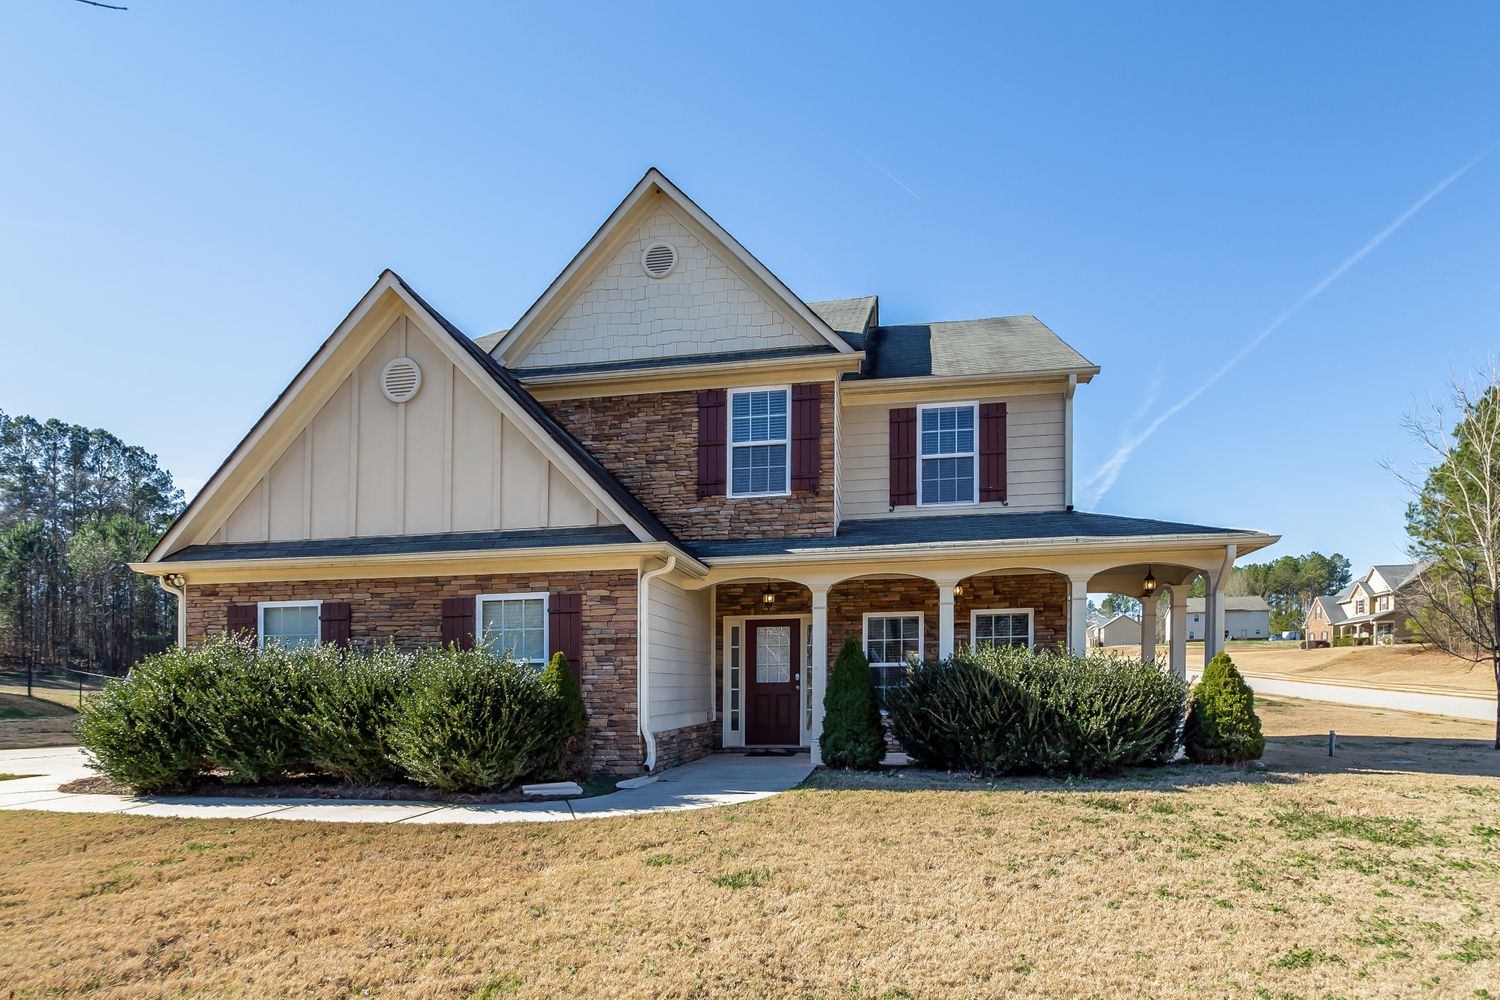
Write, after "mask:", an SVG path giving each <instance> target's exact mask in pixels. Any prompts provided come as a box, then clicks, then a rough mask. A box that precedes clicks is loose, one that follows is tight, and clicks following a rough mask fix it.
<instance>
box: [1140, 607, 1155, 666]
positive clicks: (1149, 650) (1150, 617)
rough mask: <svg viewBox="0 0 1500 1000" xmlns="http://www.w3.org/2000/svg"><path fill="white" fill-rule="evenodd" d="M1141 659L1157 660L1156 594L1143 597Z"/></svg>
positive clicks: (1148, 661) (1149, 661)
mask: <svg viewBox="0 0 1500 1000" xmlns="http://www.w3.org/2000/svg"><path fill="white" fill-rule="evenodd" d="M1141 659H1143V660H1145V661H1146V662H1147V663H1155V662H1156V595H1155V594H1150V595H1148V596H1146V597H1143V598H1141Z"/></svg>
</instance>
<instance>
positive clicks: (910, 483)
mask: <svg viewBox="0 0 1500 1000" xmlns="http://www.w3.org/2000/svg"><path fill="white" fill-rule="evenodd" d="M890 464H891V472H890V489H891V506H892V507H901V506H908V507H909V506H911V505H913V504H915V503H916V502H917V409H916V407H914V406H908V407H903V408H901V409H897V410H892V411H891V448H890Z"/></svg>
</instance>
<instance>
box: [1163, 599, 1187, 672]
mask: <svg viewBox="0 0 1500 1000" xmlns="http://www.w3.org/2000/svg"><path fill="white" fill-rule="evenodd" d="M1187 602H1188V587H1187V584H1185V583H1184V584H1183V585H1182V586H1180V587H1173V588H1172V611H1171V616H1172V617H1171V618H1169V619H1168V620H1167V624H1168V626H1169V627H1170V628H1171V631H1172V634H1171V635H1170V636H1168V641H1169V643H1170V646H1169V647H1168V649H1169V650H1170V652H1169V653H1168V658H1169V659H1170V661H1171V664H1172V675H1173V676H1174V677H1176V678H1177V679H1178V680H1183V681H1185V680H1187V625H1188V619H1187V616H1188V610H1187Z"/></svg>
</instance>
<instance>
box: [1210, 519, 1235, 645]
mask: <svg viewBox="0 0 1500 1000" xmlns="http://www.w3.org/2000/svg"><path fill="white" fill-rule="evenodd" d="M1237 553H1238V547H1237V546H1234V545H1226V546H1224V562H1223V564H1222V565H1221V566H1220V567H1219V571H1218V572H1217V573H1211V574H1209V577H1208V587H1207V594H1206V598H1205V600H1204V602H1203V627H1204V632H1203V667H1204V669H1207V668H1208V661H1209V660H1212V659H1213V658H1214V657H1215V656H1216V655H1217V654H1219V653H1222V652H1223V651H1224V598H1225V597H1226V596H1227V594H1228V591H1229V578H1230V576H1232V575H1233V574H1234V557H1235V555H1236V554H1237Z"/></svg>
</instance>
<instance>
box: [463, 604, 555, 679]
mask: <svg viewBox="0 0 1500 1000" xmlns="http://www.w3.org/2000/svg"><path fill="white" fill-rule="evenodd" d="M476 601H477V602H478V606H477V607H476V608H475V609H474V623H475V631H476V632H477V633H478V634H477V636H476V638H477V639H478V645H480V646H483V647H486V648H488V649H489V650H490V651H491V652H493V653H497V654H500V655H504V654H506V653H509V654H510V655H511V656H512V657H513V658H514V659H517V660H523V661H525V662H527V663H535V664H538V665H540V664H543V663H546V662H547V595H546V594H481V595H480V596H479V597H478V598H476Z"/></svg>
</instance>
